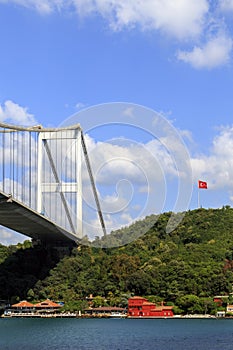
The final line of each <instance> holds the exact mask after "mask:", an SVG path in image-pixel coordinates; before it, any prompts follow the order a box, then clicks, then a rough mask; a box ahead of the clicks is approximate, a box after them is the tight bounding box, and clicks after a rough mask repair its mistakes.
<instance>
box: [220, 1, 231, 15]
mask: <svg viewBox="0 0 233 350" xmlns="http://www.w3.org/2000/svg"><path fill="white" fill-rule="evenodd" d="M219 5H220V9H221V10H222V11H224V12H228V11H233V0H219Z"/></svg>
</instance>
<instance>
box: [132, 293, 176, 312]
mask: <svg viewBox="0 0 233 350" xmlns="http://www.w3.org/2000/svg"><path fill="white" fill-rule="evenodd" d="M172 308H173V307H172V306H165V305H163V303H161V305H159V306H157V305H156V304H154V303H151V302H149V301H148V300H147V299H146V298H142V297H132V298H129V300H128V317H173V316H174V314H173V311H172Z"/></svg>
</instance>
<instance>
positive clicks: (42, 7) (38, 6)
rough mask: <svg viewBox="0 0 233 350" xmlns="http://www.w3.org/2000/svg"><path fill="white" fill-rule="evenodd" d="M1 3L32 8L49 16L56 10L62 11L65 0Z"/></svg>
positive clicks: (3, 0) (6, 0)
mask: <svg viewBox="0 0 233 350" xmlns="http://www.w3.org/2000/svg"><path fill="white" fill-rule="evenodd" d="M0 3H13V4H16V5H20V6H24V7H27V8H32V9H34V10H36V11H38V12H39V13H41V14H49V13H51V12H53V11H55V10H61V8H62V7H63V6H64V4H65V1H64V0H0Z"/></svg>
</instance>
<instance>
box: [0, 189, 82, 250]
mask: <svg viewBox="0 0 233 350" xmlns="http://www.w3.org/2000/svg"><path fill="white" fill-rule="evenodd" d="M0 225H2V226H5V227H8V228H9V229H11V230H14V231H17V232H19V233H22V234H23V235H26V236H28V237H31V238H33V239H36V240H41V241H44V242H48V243H53V244H55V243H58V242H62V243H65V244H69V243H72V242H73V243H75V242H77V241H78V240H79V238H78V237H77V236H76V235H75V234H74V233H71V232H69V231H66V230H65V229H63V228H62V227H60V226H58V225H56V224H55V223H54V222H52V221H50V220H49V219H47V218H46V217H44V216H43V215H40V214H38V213H37V212H36V211H35V210H32V209H30V208H28V207H27V206H25V205H24V204H22V203H21V202H19V201H17V200H15V199H14V198H11V197H9V195H7V194H5V193H4V192H1V191H0Z"/></svg>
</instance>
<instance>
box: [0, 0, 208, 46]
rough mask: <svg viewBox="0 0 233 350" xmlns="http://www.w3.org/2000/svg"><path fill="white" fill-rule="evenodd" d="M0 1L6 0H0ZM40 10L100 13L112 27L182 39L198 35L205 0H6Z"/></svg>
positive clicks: (203, 15)
mask: <svg viewBox="0 0 233 350" xmlns="http://www.w3.org/2000/svg"><path fill="white" fill-rule="evenodd" d="M1 2H3V3H4V2H6V1H4V0H0V3H1ZM8 2H11V3H15V4H17V5H21V6H24V7H28V8H32V9H35V10H37V11H38V12H40V13H43V14H48V13H50V12H52V11H61V10H65V9H66V10H70V11H72V9H73V10H74V9H75V11H76V12H77V13H78V14H79V15H80V16H87V15H92V14H99V15H101V16H102V17H103V18H104V19H105V20H106V21H108V22H109V25H110V27H111V28H112V29H113V30H122V29H123V28H134V27H135V26H139V27H140V28H141V29H142V30H145V29H155V30H161V31H163V32H166V33H168V34H169V35H171V36H173V37H176V38H179V39H182V38H188V37H193V36H196V35H199V34H200V32H201V31H202V27H203V24H204V17H205V15H206V13H207V12H208V7H209V6H208V1H207V0H198V1H197V0H196V1H193V0H173V1H170V0H70V1H65V0H9V1H8Z"/></svg>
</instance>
